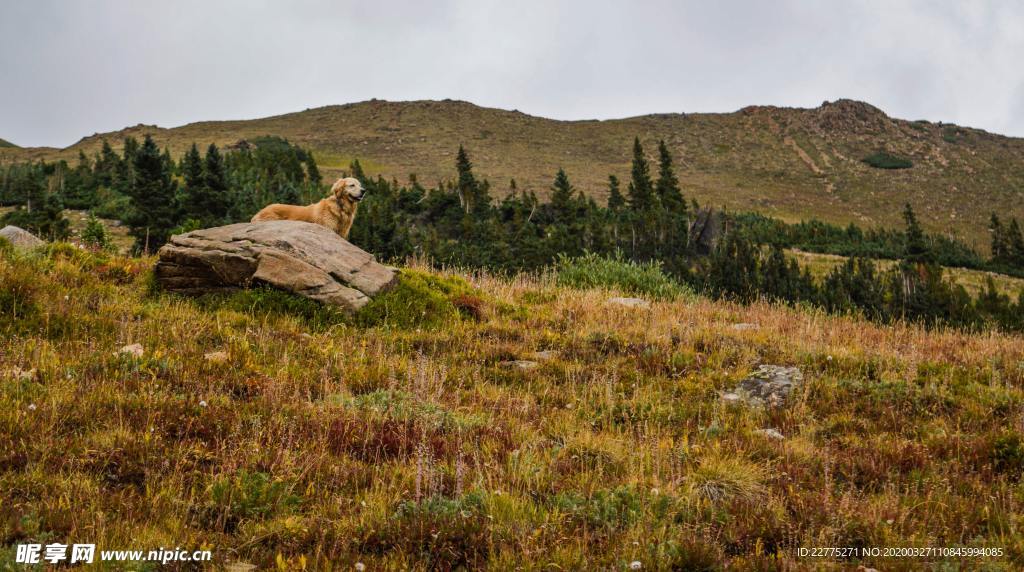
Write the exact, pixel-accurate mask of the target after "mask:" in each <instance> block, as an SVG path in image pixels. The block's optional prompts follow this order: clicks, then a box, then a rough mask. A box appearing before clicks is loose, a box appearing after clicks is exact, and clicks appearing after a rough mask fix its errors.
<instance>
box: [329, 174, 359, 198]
mask: <svg viewBox="0 0 1024 572" xmlns="http://www.w3.org/2000/svg"><path fill="white" fill-rule="evenodd" d="M331 193H333V194H334V198H336V199H338V200H349V201H352V202H355V203H358V202H359V201H361V200H363V195H364V194H366V191H365V190H364V189H363V185H362V183H360V182H359V179H356V178H355V177H345V178H343V179H338V180H337V181H335V182H334V186H333V187H331Z"/></svg>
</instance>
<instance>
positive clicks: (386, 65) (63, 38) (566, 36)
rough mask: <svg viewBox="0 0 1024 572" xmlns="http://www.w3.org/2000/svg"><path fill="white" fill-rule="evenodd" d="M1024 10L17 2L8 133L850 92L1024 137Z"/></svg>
mask: <svg viewBox="0 0 1024 572" xmlns="http://www.w3.org/2000/svg"><path fill="white" fill-rule="evenodd" d="M1021 53H1024V5H1021V4H1018V3H1011V2H999V3H997V2H992V3H983V2H945V3H943V2H926V1H914V0H910V1H906V2H891V1H889V2H883V1H875V0H866V1H862V2H843V3H840V2H815V1H812V0H780V1H777V2H760V1H748V2H740V1H731V2H729V1H724V2H672V1H662V2H659V1H635V2H625V1H624V2H608V1H604V2H602V1H569V2H553V1H542V0H538V1H531V2H490V1H481V0H477V1H473V0H444V1H439V2H416V1H406V2H387V1H378V2H372V3H371V2H339V1H322V2H317V1H299V2H295V1H292V2H268V1H263V2H253V1H241V0H236V1H217V2H209V1H201V0H187V1H185V0H176V1H175V2H161V3H156V2H135V1H130V0H116V1H104V2H94V1H85V0H67V1H59V0H41V1H33V2H4V3H3V4H2V5H0V77H2V78H3V81H2V89H0V137H3V138H5V139H9V140H11V141H13V142H15V143H18V144H20V145H53V146H66V145H69V144H71V143H73V142H74V141H76V140H77V139H78V138H79V137H81V136H84V135H89V134H92V133H94V132H98V131H99V132H102V131H108V130H113V129H119V128H121V127H124V126H126V125H134V124H136V123H156V124H159V125H161V126H175V125H181V124H184V123H188V122H192V121H198V120H204V119H231V118H251V117H262V116H266V115H272V114H277V113H285V112H289V111H295V110H300V109H304V108H307V107H315V106H320V105H328V104H335V103H345V102H350V101H359V100H364V99H369V98H373V97H377V98H384V99H392V100H404V99H425V98H429V99H443V98H447V97H450V98H456V99H466V100H469V101H472V102H474V103H478V104H481V105H487V106H494V107H502V108H508V109H512V108H515V109H520V110H522V111H525V112H527V113H532V114H536V115H543V116H547V117H555V118H562V119H580V118H612V117H624V116H629V115H637V114H642V113H651V112H662V111H688V112H695V111H732V110H735V109H738V108H740V107H743V106H745V105H750V104H775V105H793V106H806V107H810V106H816V105H818V104H820V103H821V102H822V101H823V100H826V99H828V100H832V99H837V98H840V97H850V98H855V99H863V100H865V101H868V102H871V103H873V104H875V105H877V106H879V107H881V108H882V109H883V110H885V111H886V112H888V113H890V114H892V115H895V116H898V117H905V118H910V119H917V118H927V119H932V120H941V121H951V122H956V123H960V124H963V125H969V126H974V127H981V128H984V129H988V130H991V131H995V132H1000V133H1006V134H1011V135H1018V136H1021V135H1024V101H1022V97H1024V88H1022V87H1021V86H1024V68H1022V67H1021V66H1020V65H1019V62H1018V59H1019V54H1021Z"/></svg>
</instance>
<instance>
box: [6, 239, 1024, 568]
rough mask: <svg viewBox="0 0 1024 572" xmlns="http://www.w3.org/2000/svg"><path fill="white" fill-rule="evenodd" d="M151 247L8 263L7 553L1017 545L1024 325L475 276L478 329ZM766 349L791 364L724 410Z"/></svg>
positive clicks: (702, 561) (1004, 563)
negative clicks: (788, 380) (139, 253)
mask: <svg viewBox="0 0 1024 572" xmlns="http://www.w3.org/2000/svg"><path fill="white" fill-rule="evenodd" d="M152 262H153V261H152V259H124V258H111V259H98V258H96V257H94V256H93V255H90V254H88V253H85V252H82V251H79V250H77V249H74V248H63V247H60V246H59V245H58V246H56V247H53V248H51V250H50V253H49V255H47V256H36V257H32V258H23V257H17V256H12V255H10V254H9V253H8V254H6V255H5V254H0V318H2V319H0V328H4V329H3V330H0V333H2V334H3V335H0V507H3V509H2V511H0V512H2V514H3V516H4V518H2V519H0V539H2V540H0V561H4V562H6V561H9V560H13V558H14V550H15V549H14V545H15V544H18V543H22V542H42V543H47V542H58V541H60V542H65V541H67V540H69V539H76V540H77V539H81V540H82V541H87V542H95V543H96V544H97V545H98V546H99V547H101V549H115V548H118V549H119V548H127V547H129V546H130V547H131V548H133V549H146V550H148V549H154V548H156V547H158V546H180V547H182V548H183V549H187V550H193V549H198V548H200V547H208V548H212V550H213V553H214V558H215V559H216V561H217V562H218V563H224V562H225V561H243V562H252V563H255V564H258V565H259V566H260V569H267V568H272V567H275V560H277V562H278V563H277V564H276V566H277V567H278V568H280V569H300V568H302V567H303V566H302V565H303V563H305V564H306V568H307V569H323V568H326V567H327V563H328V562H331V563H334V564H335V565H342V566H344V567H351V566H352V564H353V563H355V562H363V563H364V564H365V565H366V569H368V570H390V569H414V570H421V569H424V570H425V569H432V570H447V569H458V568H460V567H466V568H468V569H484V568H493V569H515V568H520V567H521V568H526V569H534V568H536V569H539V568H551V569H560V570H577V569H590V570H598V569H600V570H624V569H628V568H629V566H630V563H631V562H634V561H639V562H640V563H641V566H642V569H644V570H669V569H673V570H696V569H718V568H721V567H724V566H729V567H730V568H734V569H741V570H745V569H774V568H783V569H787V570H790V569H791V570H812V569H820V568H821V567H822V566H825V565H826V564H825V563H826V562H828V561H831V560H834V559H833V558H828V557H824V558H815V557H801V556H800V555H799V553H798V549H799V548H800V547H805V548H810V547H816V546H839V547H875V546H878V547H908V546H925V547H936V546H939V547H942V546H946V547H960V546H968V547H972V548H983V547H990V548H999V549H1001V550H1002V555H1001V556H988V557H981V556H979V557H976V558H971V557H955V556H954V557H949V556H945V557H944V556H941V555H937V556H932V557H930V558H928V559H927V560H928V561H929V562H934V561H937V560H952V561H954V563H950V564H949V565H948V566H946V567H947V568H951V569H953V568H965V569H967V568H974V567H977V566H979V565H981V563H982V562H983V563H984V566H985V567H986V569H991V570H1010V569H1020V566H1021V565H1022V564H1024V540H1022V539H1024V536H1022V535H1021V534H1020V530H1021V527H1022V526H1024V520H1022V517H1021V515H1022V514H1024V497H1022V495H1021V494H1020V493H1021V484H1020V482H1019V477H1020V474H1021V470H1024V435H1022V434H1021V427H1020V406H1021V403H1024V391H1022V384H1024V370H1022V369H1021V367H1020V364H1021V363H1024V344H1021V343H1020V338H1019V337H1012V336H1004V335H1001V334H997V333H984V334H980V335H969V334H961V333H956V332H946V331H935V332H926V331H923V330H921V329H918V328H914V327H904V326H900V325H896V326H893V327H880V326H876V325H873V324H869V323H865V322H862V321H858V320H856V319H853V318H839V317H829V316H826V315H823V314H821V313H818V312H814V311H800V310H795V309H791V308H785V307H778V306H773V305H768V304H754V305H751V306H746V307H744V306H738V305H733V304H729V303H722V302H712V301H709V300H707V299H701V298H694V297H686V296H683V297H680V298H677V299H674V300H665V301H655V302H654V303H653V305H652V307H651V308H650V309H637V308H624V307H621V306H616V305H611V304H609V303H608V299H609V297H611V296H615V295H619V294H623V293H620V292H613V291H606V290H600V289H591V290H573V289H569V288H565V287H560V286H557V285H556V283H554V282H553V281H551V280H548V279H538V278H530V277H517V278H512V279H497V278H492V277H488V276H480V275H475V276H473V277H470V278H467V280H469V281H470V282H469V286H471V287H472V288H473V289H474V290H475V293H474V294H473V296H472V299H475V300H476V302H474V308H475V309H476V311H475V314H476V315H477V317H478V319H477V320H474V319H469V318H456V317H454V316H452V317H450V318H449V319H448V320H447V321H446V322H444V323H442V324H440V325H439V327H435V328H428V327H422V328H421V327H416V326H415V324H414V327H412V328H408V329H404V328H397V327H386V326H374V327H368V326H360V325H349V324H345V323H336V324H333V325H332V324H331V322H330V321H327V322H325V321H323V320H322V316H319V315H318V314H316V313H312V314H310V313H304V312H302V311H297V310H301V309H302V306H301V305H299V306H297V307H296V306H292V305H288V304H284V303H277V304H275V303H274V301H275V300H278V299H277V298H275V297H266V298H265V297H262V296H261V295H258V294H255V293H251V292H250V293H243V294H239V295H236V297H232V298H221V299H217V300H216V301H207V302H197V301H193V300H186V299H180V298H176V297H170V296H164V295H159V294H153V293H150V292H149V291H148V289H147V286H146V285H147V273H148V269H149V268H151V267H152ZM414 272H418V274H419V275H420V276H425V275H427V271H425V270H422V269H420V270H414ZM435 278H436V276H435ZM448 280H450V279H448ZM467 299H469V298H467ZM278 302H280V300H278ZM428 307H429V306H428ZM398 308H399V307H398V306H395V307H393V310H396V313H395V314H394V316H398V315H399V314H398V313H397V310H398ZM408 315H409V316H412V317H414V318H417V317H419V316H421V314H420V313H419V312H418V311H416V312H410V313H409V314H408ZM738 323H744V324H745V325H744V326H743V327H742V328H740V327H735V326H736V324H738ZM750 324H756V326H751V325H750ZM134 343H138V344H141V346H142V352H141V354H139V355H133V354H129V353H121V352H119V351H118V349H119V348H121V347H122V346H124V345H126V344H134ZM537 352H544V353H543V354H538V353H537ZM517 359H525V360H535V363H536V364H537V365H536V366H535V367H533V368H530V369H526V368H520V367H519V366H518V365H515V364H513V365H512V366H509V365H508V362H511V361H512V360H517ZM762 363H771V364H784V365H794V366H798V367H799V368H801V370H802V371H803V372H804V375H805V378H806V382H805V385H803V386H802V387H801V388H799V389H798V390H797V391H796V392H795V394H794V395H793V396H792V397H791V399H790V400H789V401H788V403H787V404H786V405H785V406H783V407H781V408H779V409H772V410H754V409H749V408H746V407H743V406H739V405H736V404H729V403H727V402H725V401H723V399H722V398H721V397H720V392H723V391H728V390H730V389H731V388H733V387H734V386H735V385H736V383H737V382H738V381H739V380H740V379H742V378H743V377H744V376H745V375H747V373H749V372H750V371H751V370H752V369H754V368H755V367H756V366H757V365H758V364H762ZM768 428H771V429H774V430H776V431H777V432H778V433H779V434H781V436H782V437H781V438H780V437H779V435H776V434H772V433H770V432H769V433H765V432H763V431H762V430H763V429H768ZM921 561H922V559H919V558H918V559H909V558H901V559H886V558H884V557H882V556H879V557H866V558H862V557H854V558H852V559H847V560H846V562H845V563H844V565H845V567H846V568H849V569H851V570H852V569H853V568H854V567H856V566H857V565H858V564H864V565H865V566H866V567H869V568H878V569H890V568H892V567H895V568H896V569H909V568H913V567H914V566H915V565H916V564H915V563H918V562H921ZM967 564H971V566H967ZM723 565H724V566H723ZM837 566H838V565H837Z"/></svg>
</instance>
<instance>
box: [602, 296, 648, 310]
mask: <svg viewBox="0 0 1024 572" xmlns="http://www.w3.org/2000/svg"><path fill="white" fill-rule="evenodd" d="M608 303H609V304H614V305H616V306H625V307H627V308H649V307H650V306H651V303H650V302H648V301H647V300H644V299H643V298H610V299H609V300H608Z"/></svg>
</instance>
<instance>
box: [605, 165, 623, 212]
mask: <svg viewBox="0 0 1024 572" xmlns="http://www.w3.org/2000/svg"><path fill="white" fill-rule="evenodd" d="M624 208H626V197H624V196H622V191H620V190H619V178H618V177H616V176H615V175H608V210H609V211H611V212H612V213H615V214H618V213H621V212H622V210H623V209H624Z"/></svg>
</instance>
